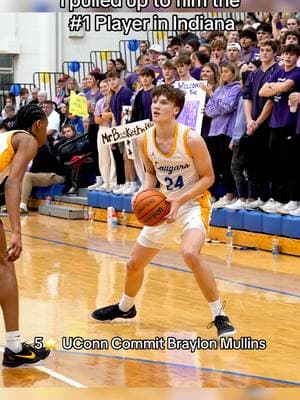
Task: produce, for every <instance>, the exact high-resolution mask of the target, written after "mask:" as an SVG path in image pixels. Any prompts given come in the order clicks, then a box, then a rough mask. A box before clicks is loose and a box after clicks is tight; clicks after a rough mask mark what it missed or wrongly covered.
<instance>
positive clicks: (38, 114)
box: [0, 104, 50, 368]
mask: <svg viewBox="0 0 300 400" xmlns="http://www.w3.org/2000/svg"><path fill="white" fill-rule="evenodd" d="M47 124H48V121H47V117H46V115H45V113H44V111H43V110H42V109H41V108H40V107H38V106H37V105H35V104H29V105H27V106H25V107H22V108H20V110H19V111H18V113H17V116H16V126H17V128H18V129H17V130H15V131H9V132H5V133H1V135H0V193H1V196H0V205H4V204H5V202H6V207H7V211H8V217H9V221H10V225H11V235H10V241H9V244H8V246H7V245H6V239H5V234H4V229H3V224H2V222H1V220H0V305H1V308H2V312H3V317H4V322H5V330H6V344H5V350H4V356H3V361H2V364H3V365H4V366H6V367H11V368H14V367H18V366H20V365H23V364H33V363H36V362H38V361H40V360H42V359H44V358H46V357H48V355H49V353H50V351H49V350H47V349H46V348H44V347H42V346H41V347H38V348H36V347H35V346H33V345H29V344H27V343H21V340H20V332H19V304H18V303H19V295H18V283H17V279H16V274H15V267H14V263H13V262H14V261H16V260H17V259H18V258H19V257H20V254H21V251H22V241H21V223H20V214H19V207H20V200H21V184H22V179H23V176H24V173H25V171H26V168H27V165H28V163H29V162H30V161H31V160H32V159H33V158H34V157H35V155H36V152H37V150H38V147H39V146H41V145H42V144H43V143H44V142H45V139H46V135H47ZM4 194H5V198H4Z"/></svg>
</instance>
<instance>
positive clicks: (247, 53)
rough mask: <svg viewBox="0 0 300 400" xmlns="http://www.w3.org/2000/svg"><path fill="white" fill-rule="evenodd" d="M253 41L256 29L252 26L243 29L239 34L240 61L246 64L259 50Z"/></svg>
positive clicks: (254, 40) (256, 55)
mask: <svg viewBox="0 0 300 400" xmlns="http://www.w3.org/2000/svg"><path fill="white" fill-rule="evenodd" d="M255 43H256V31H255V30H254V29H252V28H247V29H244V30H243V31H242V32H241V34H240V45H241V46H242V61H244V62H245V63H246V64H249V62H250V61H251V60H253V59H255V58H256V57H257V58H258V55H259V50H258V48H257V47H256V46H255Z"/></svg>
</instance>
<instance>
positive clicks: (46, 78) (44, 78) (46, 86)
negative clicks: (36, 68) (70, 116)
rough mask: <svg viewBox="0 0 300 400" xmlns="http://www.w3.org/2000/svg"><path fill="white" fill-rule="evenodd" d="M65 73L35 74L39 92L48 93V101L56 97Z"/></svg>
mask: <svg viewBox="0 0 300 400" xmlns="http://www.w3.org/2000/svg"><path fill="white" fill-rule="evenodd" d="M62 75H63V72H47V71H41V72H34V73H33V83H34V85H35V86H36V87H38V88H39V90H41V91H43V92H47V94H48V99H51V100H53V99H54V98H55V96H56V85H57V82H58V80H59V78H60V77H61V76H62Z"/></svg>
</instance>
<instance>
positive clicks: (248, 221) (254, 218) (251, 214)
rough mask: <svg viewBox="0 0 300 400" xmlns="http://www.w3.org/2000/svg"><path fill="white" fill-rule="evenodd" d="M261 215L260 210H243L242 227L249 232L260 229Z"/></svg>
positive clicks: (259, 230)
mask: <svg viewBox="0 0 300 400" xmlns="http://www.w3.org/2000/svg"><path fill="white" fill-rule="evenodd" d="M262 217H263V214H262V212H261V211H248V212H247V211H245V214H244V229H245V230H246V231H250V232H261V231H262Z"/></svg>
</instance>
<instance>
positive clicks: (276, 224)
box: [262, 213, 282, 235]
mask: <svg viewBox="0 0 300 400" xmlns="http://www.w3.org/2000/svg"><path fill="white" fill-rule="evenodd" d="M262 231H263V233H271V234H272V235H281V233H282V216H281V215H279V214H266V213H263V226H262Z"/></svg>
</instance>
